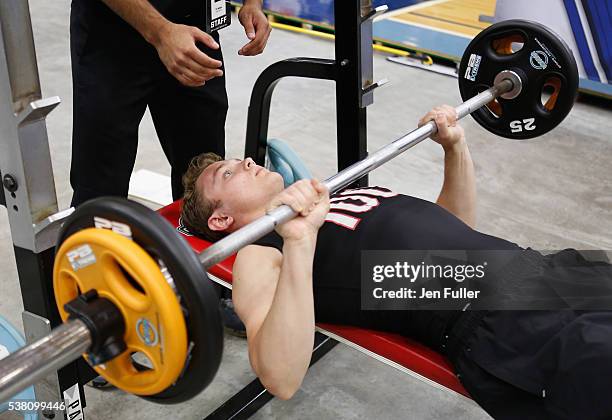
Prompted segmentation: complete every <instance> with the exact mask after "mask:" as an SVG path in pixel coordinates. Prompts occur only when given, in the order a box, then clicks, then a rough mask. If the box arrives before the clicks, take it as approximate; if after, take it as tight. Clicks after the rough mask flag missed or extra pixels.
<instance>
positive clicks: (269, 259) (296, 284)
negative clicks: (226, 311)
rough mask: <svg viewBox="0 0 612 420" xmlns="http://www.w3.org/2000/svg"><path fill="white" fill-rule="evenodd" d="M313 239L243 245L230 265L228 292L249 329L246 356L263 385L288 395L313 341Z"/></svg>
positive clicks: (304, 368)
mask: <svg viewBox="0 0 612 420" xmlns="http://www.w3.org/2000/svg"><path fill="white" fill-rule="evenodd" d="M314 246H315V243H314V241H313V240H312V239H310V240H305V241H302V242H286V243H285V244H284V245H283V255H284V257H283V256H281V254H280V253H279V252H278V251H277V250H276V249H274V248H267V247H261V246H253V245H252V246H247V247H246V248H244V249H243V250H241V251H240V252H239V253H238V257H237V258H236V262H235V264H234V268H233V277H234V282H233V290H232V298H233V300H234V305H235V308H236V313H237V314H238V316H239V317H240V319H242V321H243V322H244V325H245V327H246V330H247V342H248V347H249V360H250V362H251V366H252V367H253V371H254V372H255V374H256V375H257V376H258V377H259V380H260V381H261V383H262V384H263V385H264V386H265V387H266V389H267V390H268V391H269V392H271V393H272V394H274V395H275V396H277V397H279V398H281V399H289V398H291V396H292V395H293V394H294V393H295V392H296V391H297V390H298V389H299V387H300V385H301V383H302V380H303V378H304V376H305V375H306V371H307V370H308V365H309V363H310V358H311V355H312V347H313V345H314V302H313V296H312V256H313V255H314Z"/></svg>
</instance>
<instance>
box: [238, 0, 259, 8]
mask: <svg viewBox="0 0 612 420" xmlns="http://www.w3.org/2000/svg"><path fill="white" fill-rule="evenodd" d="M242 4H243V7H244V6H257V7H259V8H260V9H261V8H262V7H263V1H262V0H244V2H243V3H242Z"/></svg>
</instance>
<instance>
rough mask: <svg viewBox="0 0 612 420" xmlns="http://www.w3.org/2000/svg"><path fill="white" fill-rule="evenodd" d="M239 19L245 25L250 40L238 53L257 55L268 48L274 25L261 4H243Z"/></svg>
mask: <svg viewBox="0 0 612 420" xmlns="http://www.w3.org/2000/svg"><path fill="white" fill-rule="evenodd" d="M238 20H239V21H240V24H241V25H242V26H243V27H244V32H245V33H246V36H247V38H248V39H250V41H249V42H248V43H247V44H245V45H244V46H243V47H242V48H240V50H238V55H257V54H261V53H262V52H263V50H264V48H266V43H267V42H268V37H269V36H270V32H272V27H271V26H270V23H269V22H268V18H267V17H266V15H265V14H264V12H263V11H262V10H261V6H260V5H259V4H248V3H246V2H245V5H244V6H242V8H241V9H240V12H239V13H238Z"/></svg>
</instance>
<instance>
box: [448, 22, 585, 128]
mask: <svg viewBox="0 0 612 420" xmlns="http://www.w3.org/2000/svg"><path fill="white" fill-rule="evenodd" d="M513 37H514V38H516V39H515V40H516V41H518V38H520V39H521V42H523V46H522V48H521V49H520V50H518V51H516V52H514V53H510V51H505V52H504V51H503V48H500V45H501V46H503V45H506V46H507V47H508V48H510V45H511V44H510V42H504V41H508V40H512V39H513ZM494 43H495V46H494ZM504 70H511V71H514V72H515V73H517V74H518V75H519V76H520V78H521V80H522V91H521V93H520V95H519V96H518V97H516V98H514V99H504V98H498V99H497V102H498V103H499V107H500V108H501V115H499V116H495V115H494V113H493V112H491V111H490V110H489V109H488V108H487V107H482V108H480V109H479V110H477V111H475V112H473V113H472V117H474V119H475V120H476V121H477V122H478V123H479V124H480V125H481V126H483V127H484V128H485V129H487V130H488V131H490V132H492V133H494V134H497V135H499V136H502V137H506V138H510V139H518V140H525V139H530V138H534V137H538V136H541V135H542V134H544V133H547V132H549V131H550V130H552V129H553V128H555V127H556V126H557V125H559V123H560V122H561V121H563V119H564V118H565V117H566V116H567V114H568V113H569V112H570V110H571V109H572V106H573V105H574V101H575V99H576V95H577V92H578V68H577V66H576V60H575V59H574V56H573V55H572V52H571V50H570V49H569V47H568V46H567V44H566V43H565V42H564V41H563V40H562V39H561V38H560V37H559V36H558V35H556V34H555V33H554V32H553V31H551V30H550V29H548V28H547V27H545V26H543V25H541V24H539V23H535V22H529V21H524V20H508V21H503V22H499V23H496V24H494V25H492V26H490V27H488V28H487V29H485V30H484V31H482V32H481V33H479V34H478V35H476V37H475V38H474V39H473V40H472V42H470V44H469V45H468V47H467V48H466V50H465V53H464V54H463V58H462V59H461V64H460V66H459V90H460V92H461V97H462V98H463V100H464V101H466V100H468V99H470V98H472V97H473V96H476V95H477V94H478V93H480V92H482V91H484V90H486V89H487V88H489V87H491V86H493V84H494V80H495V77H496V76H497V75H498V74H499V73H500V72H502V71H504ZM550 81H553V82H554V83H555V84H558V93H557V95H556V103H555V105H554V107H553V108H552V109H550V110H549V109H547V108H545V106H544V104H543V103H542V89H543V87H544V85H545V84H549V83H550Z"/></svg>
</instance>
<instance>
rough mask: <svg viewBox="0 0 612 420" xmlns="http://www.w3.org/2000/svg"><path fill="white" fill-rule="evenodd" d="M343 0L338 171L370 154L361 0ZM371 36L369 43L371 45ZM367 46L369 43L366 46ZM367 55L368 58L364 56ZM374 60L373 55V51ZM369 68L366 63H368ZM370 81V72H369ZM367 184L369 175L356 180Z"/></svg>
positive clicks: (337, 14)
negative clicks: (364, 79) (365, 101)
mask: <svg viewBox="0 0 612 420" xmlns="http://www.w3.org/2000/svg"><path fill="white" fill-rule="evenodd" d="M364 1H369V0H342V1H336V2H335V4H334V19H335V34H336V63H337V65H338V78H337V79H336V83H337V85H336V119H337V127H336V130H337V139H338V141H337V145H336V146H337V153H338V171H340V170H342V169H344V168H346V167H348V166H350V165H351V164H353V163H355V162H357V161H359V160H362V159H363V158H365V157H366V155H367V121H366V116H367V115H366V106H367V105H368V104H367V103H365V104H363V103H362V101H361V97H362V89H363V87H364V86H363V83H362V70H363V68H362V46H363V45H362V41H363V39H362V27H361V23H362V12H361V10H362V2H364ZM371 42H372V41H371V39H370V40H369V42H368V43H367V44H369V46H370V48H371ZM366 47H367V45H366ZM364 58H365V57H364ZM369 60H370V62H371V60H372V56H371V54H370V57H369ZM366 68H367V64H366ZM370 82H371V74H370ZM367 184H368V178H367V176H366V177H364V178H362V179H361V180H360V181H358V182H357V185H358V186H365V185H367Z"/></svg>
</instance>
